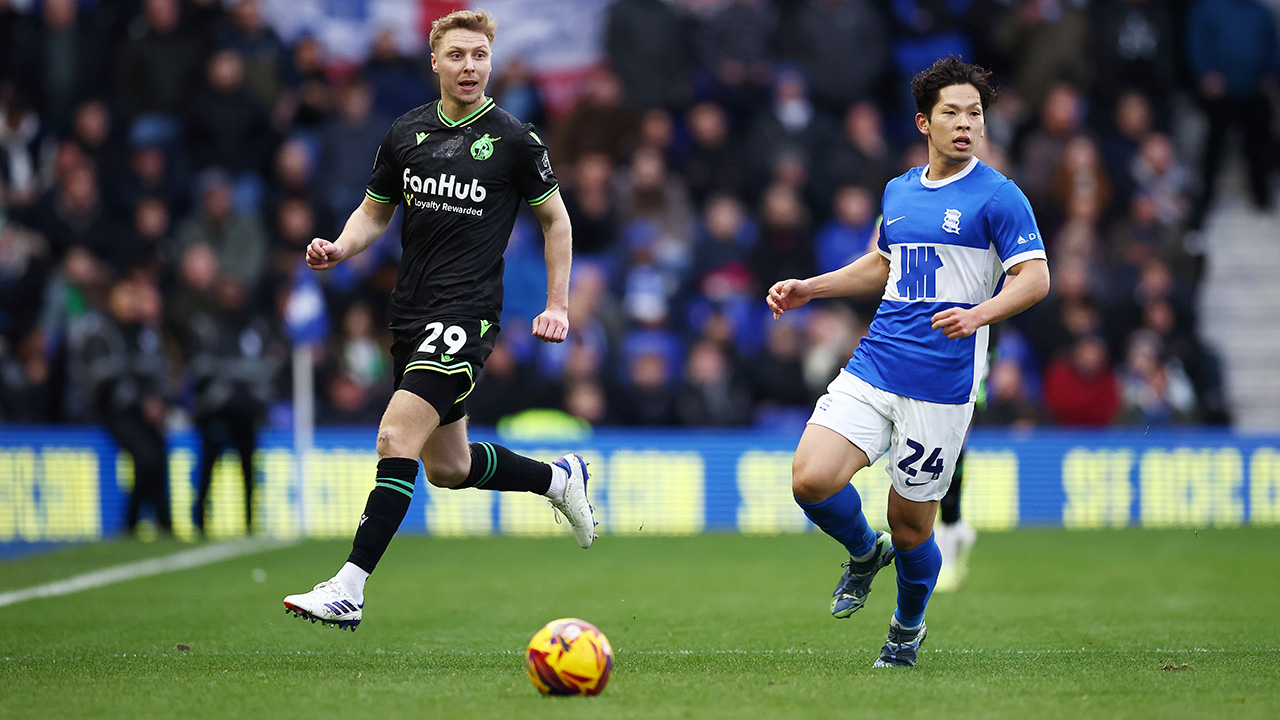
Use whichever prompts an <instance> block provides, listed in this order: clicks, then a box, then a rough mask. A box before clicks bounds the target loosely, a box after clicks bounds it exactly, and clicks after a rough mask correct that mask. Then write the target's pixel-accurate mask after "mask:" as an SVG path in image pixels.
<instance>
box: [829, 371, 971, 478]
mask: <svg viewBox="0 0 1280 720" xmlns="http://www.w3.org/2000/svg"><path fill="white" fill-rule="evenodd" d="M972 417H973V403H964V404H963V405H947V404H943V403H931V402H925V401H923V400H915V399H912V398H908V397H903V396H901V395H895V394H893V393H891V392H886V391H884V390H881V389H880V388H878V387H875V386H873V385H870V384H869V383H867V382H866V381H864V380H862V379H861V378H859V377H856V376H855V375H853V374H852V373H850V372H849V371H847V370H843V369H842V370H841V371H840V374H839V375H838V376H837V377H836V379H835V380H832V381H831V384H830V385H828V386H827V394H826V395H823V396H822V397H820V398H818V404H817V407H815V408H814V409H813V415H812V416H811V417H810V418H809V422H810V423H812V424H814V425H821V426H822V427H825V428H831V429H832V430H834V431H836V432H838V433H840V434H841V435H843V436H844V437H845V438H846V439H848V440H849V442H851V443H853V444H854V445H855V446H856V447H857V448H858V449H859V450H861V451H863V452H864V453H866V454H867V460H869V461H871V462H873V463H874V462H875V461H876V460H877V459H879V458H880V456H881V455H884V454H885V452H888V453H889V464H888V465H887V466H886V467H885V471H886V472H888V473H889V477H890V479H892V480H893V489H894V490H897V491H898V494H899V495H901V496H902V497H904V498H906V499H908V500H914V501H916V502H928V501H930V500H941V499H942V496H943V495H946V494H947V488H949V487H951V474H952V473H953V472H955V469H956V458H957V457H959V455H960V449H961V448H962V447H963V446H964V436H965V433H966V432H967V431H968V429H969V420H970V419H971V418H972Z"/></svg>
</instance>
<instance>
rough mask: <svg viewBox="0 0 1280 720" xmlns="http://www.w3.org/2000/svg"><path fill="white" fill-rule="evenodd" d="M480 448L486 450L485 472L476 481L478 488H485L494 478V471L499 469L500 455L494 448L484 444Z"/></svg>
mask: <svg viewBox="0 0 1280 720" xmlns="http://www.w3.org/2000/svg"><path fill="white" fill-rule="evenodd" d="M480 447H481V448H483V449H484V458H485V470H484V475H483V476H482V477H481V478H480V479H479V480H477V481H476V487H484V484H485V483H487V482H489V480H490V478H492V477H493V473H494V471H495V470H497V469H498V453H497V452H495V451H494V449H493V446H492V445H490V444H489V443H485V442H482V443H480Z"/></svg>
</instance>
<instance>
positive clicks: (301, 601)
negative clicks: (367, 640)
mask: <svg viewBox="0 0 1280 720" xmlns="http://www.w3.org/2000/svg"><path fill="white" fill-rule="evenodd" d="M284 611H285V612H286V613H293V616H294V617H300V618H306V619H310V620H311V622H313V623H314V622H317V621H319V622H322V623H324V624H325V625H328V626H329V627H336V628H338V629H339V630H346V629H347V628H351V632H355V631H356V626H357V625H359V624H360V618H361V617H362V616H363V615H364V603H356V601H355V598H353V597H351V594H350V593H348V592H347V589H346V588H345V587H343V586H342V583H341V582H340V581H339V580H338V578H336V577H335V578H332V579H329V580H325V581H324V582H322V583H320V584H319V585H316V586H315V588H313V589H312V590H311V592H305V593H301V594H299V595H290V596H288V597H286V598H285V599H284Z"/></svg>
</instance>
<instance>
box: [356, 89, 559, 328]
mask: <svg viewBox="0 0 1280 720" xmlns="http://www.w3.org/2000/svg"><path fill="white" fill-rule="evenodd" d="M558 189H559V185H558V184H557V182H556V176H555V173H554V172H552V170H551V159H550V157H549V156H548V154H547V147H546V145H544V144H543V142H542V140H541V139H540V138H539V137H538V135H537V134H536V133H535V132H534V131H533V126H532V125H530V124H528V123H522V122H520V121H519V120H517V119H516V118H514V117H512V116H511V114H510V113H508V112H507V111H505V110H503V109H502V108H500V107H498V106H497V105H495V104H494V102H493V100H492V99H491V98H486V100H485V103H484V104H483V105H482V106H480V108H478V109H477V110H476V111H475V112H473V113H471V114H470V115H468V116H466V117H464V118H462V119H461V120H457V121H454V120H450V119H449V118H447V117H445V115H444V114H443V112H442V111H441V109H440V101H438V100H437V101H435V102H431V103H428V104H426V105H423V106H421V107H418V108H416V109H414V110H411V111H410V112H408V113H405V114H404V115H402V116H400V117H399V118H397V119H396V121H395V122H394V123H392V125H391V129H390V130H388V131H387V135H386V137H385V138H383V140H382V145H381V146H380V147H379V148H378V154H377V156H376V158H375V159H374V162H373V177H372V178H371V179H370V180H369V186H368V188H367V189H366V190H365V193H366V194H367V195H368V196H369V197H370V198H371V199H373V200H375V201H377V202H382V203H391V202H395V203H403V204H404V218H403V220H404V223H403V228H402V229H401V233H400V243H401V247H402V248H403V254H402V256H401V260H400V274H399V277H398V279H397V280H396V287H395V290H394V291H393V292H392V293H391V329H392V330H403V331H412V330H413V329H414V328H416V326H417V325H419V324H421V323H422V322H424V321H431V320H432V319H434V318H438V317H471V318H482V319H486V320H492V321H495V322H496V321H498V320H499V319H500V315H501V313H502V269H503V263H502V253H503V252H504V251H505V250H506V247H507V240H508V239H509V238H510V237H511V229H512V227H513V226H514V225H515V220H516V213H517V212H519V209H520V203H521V202H522V201H523V202H527V203H529V204H530V205H540V204H542V203H543V202H546V200H547V199H548V198H550V197H551V196H552V195H554V194H555V193H556V191H557V190H558Z"/></svg>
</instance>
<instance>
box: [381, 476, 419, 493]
mask: <svg viewBox="0 0 1280 720" xmlns="http://www.w3.org/2000/svg"><path fill="white" fill-rule="evenodd" d="M378 480H379V481H388V482H394V483H400V484H401V485H402V486H404V487H405V489H407V490H408V491H409V492H413V483H412V482H410V481H406V480H401V479H400V478H392V477H385V478H384V477H380V478H378Z"/></svg>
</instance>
